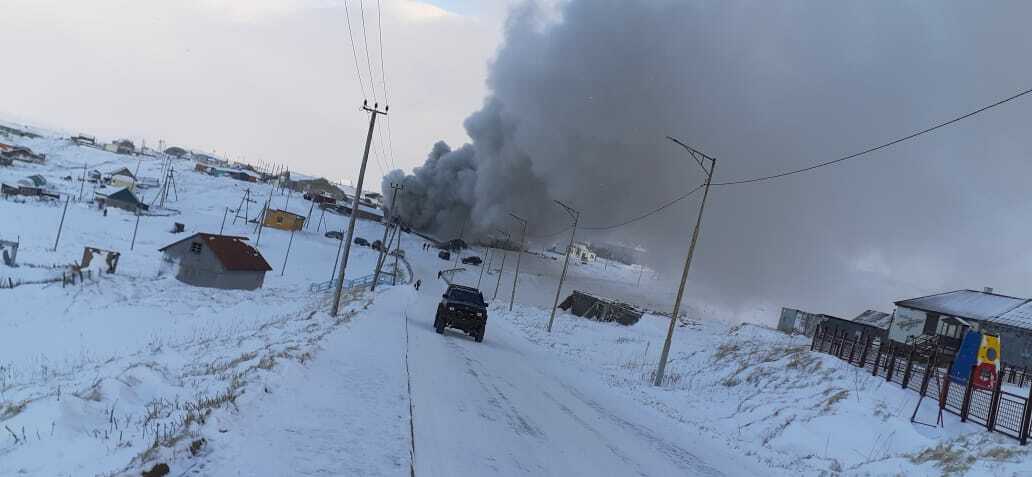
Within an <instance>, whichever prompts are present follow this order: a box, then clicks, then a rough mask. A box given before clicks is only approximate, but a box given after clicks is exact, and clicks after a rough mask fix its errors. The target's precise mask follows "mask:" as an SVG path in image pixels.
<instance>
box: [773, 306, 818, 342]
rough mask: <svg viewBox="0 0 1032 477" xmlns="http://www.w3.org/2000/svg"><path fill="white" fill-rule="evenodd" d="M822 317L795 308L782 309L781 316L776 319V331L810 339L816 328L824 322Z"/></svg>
mask: <svg viewBox="0 0 1032 477" xmlns="http://www.w3.org/2000/svg"><path fill="white" fill-rule="evenodd" d="M824 316H825V315H820V314H817V313H809V312H805V311H802V310H797V309H795V308H782V309H781V316H780V317H779V318H778V330H780V331H782V332H784V333H788V334H801V335H806V336H810V337H812V336H813V334H814V332H815V331H816V330H817V326H818V325H820V324H821V323H822V322H823V321H824Z"/></svg>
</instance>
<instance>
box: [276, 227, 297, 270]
mask: <svg viewBox="0 0 1032 477" xmlns="http://www.w3.org/2000/svg"><path fill="white" fill-rule="evenodd" d="M291 245H294V229H290V241H289V242H287V254H286V255H284V256H283V266H282V267H280V271H279V276H281V277H282V276H283V272H285V271H286V270H287V259H288V258H290V246H291Z"/></svg>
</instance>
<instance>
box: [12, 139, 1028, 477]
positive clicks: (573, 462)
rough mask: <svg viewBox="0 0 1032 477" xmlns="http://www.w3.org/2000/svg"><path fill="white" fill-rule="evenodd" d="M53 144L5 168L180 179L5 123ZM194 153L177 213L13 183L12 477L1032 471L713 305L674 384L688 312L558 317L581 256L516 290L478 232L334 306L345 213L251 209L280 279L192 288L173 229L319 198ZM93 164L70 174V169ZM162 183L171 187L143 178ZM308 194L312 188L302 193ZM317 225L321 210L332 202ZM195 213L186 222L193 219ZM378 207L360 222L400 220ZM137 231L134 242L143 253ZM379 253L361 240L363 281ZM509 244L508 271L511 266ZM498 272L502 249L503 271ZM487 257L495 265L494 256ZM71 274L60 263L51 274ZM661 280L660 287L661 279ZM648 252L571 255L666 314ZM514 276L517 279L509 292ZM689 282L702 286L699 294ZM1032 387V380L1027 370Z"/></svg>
mask: <svg viewBox="0 0 1032 477" xmlns="http://www.w3.org/2000/svg"><path fill="white" fill-rule="evenodd" d="M3 140H4V141H5V142H8V141H10V142H13V143H15V144H18V145H26V146H29V147H32V148H33V149H34V150H36V151H37V152H45V153H47V155H48V156H47V157H48V163H47V164H45V165H32V164H24V163H16V165H15V166H13V167H0V181H3V182H16V181H17V180H18V179H20V178H24V177H27V176H29V175H32V174H41V175H43V176H44V177H45V178H46V179H47V181H48V182H50V183H51V184H52V185H51V187H53V188H54V189H55V190H57V191H59V192H61V193H62V194H66V195H71V196H73V197H76V198H77V197H78V196H79V191H80V187H81V185H82V184H81V183H80V182H79V181H78V178H79V177H81V174H82V171H83V166H84V165H85V166H86V168H87V170H92V169H96V168H104V169H105V170H108V169H116V168H119V167H128V168H129V169H130V170H134V171H135V170H136V167H137V165H139V167H140V174H141V175H146V176H153V177H160V176H161V174H160V169H161V167H160V162H159V161H155V160H153V159H147V158H145V159H143V160H142V161H139V162H138V158H137V157H129V156H118V155H115V154H111V153H108V152H104V151H100V150H97V149H90V148H84V147H77V146H73V145H71V144H70V143H68V142H67V141H64V140H59V139H54V138H41V139H25V138H13V139H11V138H4V139H3ZM192 165H193V164H192V163H190V162H189V161H176V162H175V170H176V171H177V173H176V178H175V181H176V194H173V199H175V198H176V196H178V199H176V200H174V201H173V202H170V203H169V204H168V206H169V207H170V208H171V209H174V210H165V211H158V212H160V213H162V214H168V215H156V216H144V217H142V218H141V220H140V226H139V231H138V236H137V237H136V240H135V245H132V243H133V242H132V234H133V229H134V226H135V221H136V217H135V216H133V215H132V214H129V213H126V212H123V211H120V210H117V209H110V210H109V211H108V214H107V215H106V216H105V215H103V214H102V213H101V212H100V211H99V210H97V209H96V207H95V206H94V205H93V204H92V203H91V202H90V200H89V199H91V198H92V196H93V190H92V185H91V184H86V185H85V188H84V193H83V199H84V200H83V201H81V202H79V201H76V200H73V201H72V202H71V203H70V204H69V206H68V211H67V215H66V217H65V219H64V226H63V231H62V234H61V239H60V242H59V244H58V245H57V247H56V250H53V248H54V243H55V239H56V238H57V237H56V236H57V227H58V224H59V222H60V221H61V215H62V209H63V205H64V203H63V201H60V202H59V201H49V202H46V201H43V202H40V201H35V200H33V199H29V200H26V201H15V200H9V201H3V200H0V217H2V218H3V219H4V220H3V221H0V238H3V239H8V240H10V239H15V238H20V240H21V248H20V249H19V253H18V261H19V262H20V263H21V266H20V267H17V268H9V267H4V266H0V279H6V278H11V279H12V280H13V281H21V282H23V283H25V284H23V285H20V286H17V287H16V288H14V289H0V475H43V476H63V475H139V472H140V471H141V470H142V469H145V468H149V467H150V466H151V465H153V464H155V463H158V462H164V463H168V464H169V465H170V467H171V468H172V470H173V473H172V475H277V476H278V475H309V474H314V475H398V476H401V475H413V474H415V475H420V476H423V475H435V476H466V475H469V476H478V475H526V474H530V475H793V476H794V475H833V474H847V475H942V474H946V473H952V474H956V475H964V474H966V475H990V474H992V475H997V474H1008V475H1020V474H1022V473H1025V474H1027V473H1028V472H1030V471H1032V469H1030V465H1029V464H1027V463H1025V462H1023V461H1024V460H1027V451H1026V450H1025V449H1024V448H1023V447H1021V446H1020V445H1018V443H1017V442H1016V441H1014V440H1013V439H1010V438H1007V437H1004V436H1002V435H1000V434H991V433H987V432H985V430H984V429H982V428H981V427H980V426H977V425H974V424H972V423H961V422H959V421H958V420H957V418H956V417H955V416H953V415H952V414H946V415H945V416H944V419H945V422H944V426H943V427H935V426H934V423H935V421H936V418H937V417H938V416H937V412H936V408H935V404H934V403H933V402H931V401H928V400H925V401H924V402H922V403H921V405H920V408H918V411H919V412H918V413H917V419H918V421H920V422H923V423H931V424H933V425H932V426H927V425H924V424H921V423H913V422H911V420H910V416H911V413H912V412H913V411H914V409H915V407H916V406H917V405H918V399H917V395H916V394H915V393H913V392H911V391H908V390H903V389H900V387H899V386H898V385H895V384H892V383H888V382H886V381H885V380H884V378H881V377H872V376H871V375H870V374H869V373H867V372H864V371H863V370H860V369H858V368H855V367H853V366H850V365H848V364H846V363H844V362H842V361H840V360H838V359H836V358H834V357H831V356H828V355H824V354H819V353H813V352H810V351H809V346H808V345H809V343H808V342H807V341H806V339H805V338H800V337H797V336H788V335H784V334H782V333H779V332H777V331H774V330H771V329H768V328H764V327H761V326H756V325H750V324H739V325H733V324H730V323H726V322H722V321H718V320H711V319H705V317H704V316H703V317H692V319H690V320H686V321H683V322H682V324H681V326H678V327H677V328H676V332H675V336H674V342H673V346H672V351H671V358H670V363H669V366H668V368H667V370H668V371H667V377H668V380H667V382H666V383H665V384H664V385H663V386H662V387H654V386H652V385H651V381H652V374H651V373H652V371H653V370H654V369H655V365H656V361H657V359H658V355H659V351H660V347H661V345H662V341H663V338H664V336H665V332H666V327H667V324H668V323H669V322H668V321H667V318H665V317H662V316H658V315H656V314H654V313H647V314H646V315H645V316H644V317H643V318H642V320H641V321H640V322H639V323H638V324H636V325H634V326H621V325H618V324H615V323H599V322H594V321H590V320H587V319H583V318H578V317H575V316H573V315H570V314H568V313H564V312H561V311H560V312H559V313H558V314H557V316H556V322H555V326H554V328H553V330H552V332H551V333H548V332H546V331H545V323H546V322H547V320H548V314H549V310H550V308H551V306H552V303H553V300H554V298H555V286H556V282H557V278H558V275H559V273H560V269H561V267H562V262H561V259H560V257H559V256H557V255H555V254H552V253H547V252H536V251H535V252H533V253H528V254H524V255H523V256H522V259H521V265H520V266H521V270H520V277H519V282H518V284H517V287H516V293H515V296H516V298H515V303H514V304H513V305H512V310H511V311H510V309H509V308H510V297H511V293H512V286H513V279H514V276H513V268H514V265H515V255H514V254H513V253H511V252H509V253H508V257H507V259H506V262H505V270H504V271H503V272H502V273H499V272H498V271H497V270H498V268H499V267H500V262H501V260H500V257H501V255H502V253H503V252H502V251H500V250H487V249H482V248H474V249H471V250H467V251H465V252H463V253H462V254H455V255H456V256H455V257H453V259H454V263H453V262H445V261H442V260H440V259H438V258H437V256H436V251H435V250H430V251H424V250H422V247H421V245H422V244H423V243H425V242H424V240H423V239H421V238H418V237H417V236H415V235H407V234H406V235H404V236H403V239H402V247H403V248H404V249H405V251H406V257H407V262H409V264H410V266H411V270H412V273H413V274H414V278H418V279H421V280H422V283H423V287H422V289H421V290H419V291H416V290H415V289H414V288H413V287H412V286H410V285H408V284H400V285H399V286H396V287H389V286H384V287H381V288H379V289H378V290H377V291H376V292H369V291H361V292H348V293H345V296H344V306H343V309H344V311H343V313H342V314H341V316H339V317H330V316H329V315H328V314H327V310H328V308H329V298H330V296H331V295H332V293H331V292H326V291H321V292H314V291H312V288H311V287H312V286H313V285H318V284H320V283H323V282H325V281H327V280H328V279H329V278H330V273H331V271H332V270H333V262H334V257H335V254H336V252H337V247H338V244H339V242H338V241H336V240H332V239H328V238H325V237H324V236H323V232H324V231H325V230H327V229H332V230H341V229H342V228H343V227H344V225H345V219H346V218H345V217H340V216H336V215H332V214H326V215H325V216H324V217H323V222H324V223H323V227H322V229H321V230H319V231H316V230H306V231H301V232H298V233H296V234H295V236H294V238H293V244H292V247H291V251H290V255H289V260H288V261H287V263H286V266H285V267H284V258H285V256H286V248H287V244H288V243H289V241H290V234H289V233H288V232H284V231H279V230H274V229H268V228H267V229H265V230H263V232H262V235H261V238H260V240H259V239H258V237H257V234H256V231H255V228H254V225H253V224H248V223H244V222H242V221H240V220H237V221H235V223H234V218H233V213H232V212H230V213H229V214H228V217H227V218H226V224H225V233H226V234H229V235H243V236H247V237H249V238H250V239H251V240H250V243H251V244H253V245H255V246H256V247H257V248H258V249H259V250H260V251H261V252H262V254H263V255H264V256H265V257H266V259H267V260H268V262H269V263H270V264H271V265H272V267H273V269H274V270H273V271H271V272H269V273H268V274H267V275H266V280H265V285H264V287H263V288H261V289H259V290H256V291H233V290H214V289H206V288H196V287H191V286H188V285H186V284H183V283H180V282H178V281H177V280H176V279H175V278H174V277H172V276H171V273H170V269H169V266H168V265H167V264H166V263H165V262H164V261H163V260H162V257H161V253H160V252H159V251H158V249H159V248H161V247H163V246H165V245H168V244H169V243H172V242H174V241H176V240H179V239H181V238H182V237H184V236H186V235H189V234H192V233H195V232H218V230H219V228H220V227H221V225H222V220H223V214H224V212H225V211H226V208H227V207H229V208H234V207H236V206H237V205H238V204H239V203H240V200H241V197H243V194H244V190H245V189H247V188H250V190H251V194H252V197H253V198H254V199H255V200H256V201H257V202H256V203H254V204H251V206H250V210H251V216H252V217H253V216H254V215H255V214H256V213H257V211H258V209H259V204H260V203H263V202H264V201H265V200H266V199H269V198H270V197H271V200H272V206H273V207H276V208H282V209H287V210H291V211H293V212H295V213H299V214H302V215H307V214H308V211H309V210H311V209H310V205H311V204H310V203H308V202H306V201H303V200H302V199H301V198H300V197H298V196H297V195H296V194H294V195H293V196H290V195H285V194H280V193H278V192H273V193H272V194H271V195H270V187H269V186H268V185H264V184H250V183H244V182H240V181H235V180H233V179H231V178H228V177H212V176H208V175H204V174H200V173H196V172H194V171H193V170H192V169H193V167H192ZM66 176H71V178H72V179H71V180H64V179H63V178H64V177H66ZM144 194H145V196H144V198H143V200H145V201H146V202H147V203H151V202H152V201H153V199H154V198H155V197H156V194H157V190H155V189H151V190H147V191H145V192H144ZM288 201H289V204H288ZM313 214H314V215H313V217H312V219H311V220H310V221H309V223H310V224H311V225H313V226H314V225H316V223H317V222H318V220H319V219H318V217H317V214H319V211H318V209H317V208H316V209H314V212H313ZM174 222H180V223H184V224H186V232H185V234H186V235H184V234H173V233H171V232H170V231H171V229H172V225H173V223H174ZM382 227H383V226H382V225H380V224H376V223H372V222H367V221H359V222H358V227H357V230H356V235H358V236H362V237H365V238H367V239H370V240H372V239H374V238H378V237H380V235H381V234H382V231H383V228H382ZM84 246H94V247H98V248H102V249H109V250H116V251H119V252H121V254H122V255H121V260H120V262H119V267H118V271H117V273H115V274H112V275H99V276H98V275H95V276H94V277H93V278H92V279H88V280H86V281H85V282H82V283H76V284H74V285H67V286H64V287H62V285H61V281H60V280H59V278H60V276H61V274H62V272H63V271H64V265H67V264H69V263H71V262H73V261H76V260H78V259H79V258H80V257H81V254H82V249H83V247H84ZM130 247H132V248H130ZM471 254H476V255H479V256H480V257H481V258H483V259H484V264H483V267H484V268H483V269H482V268H481V267H477V266H468V265H467V266H463V268H465V271H462V272H458V273H457V274H455V276H454V280H456V281H458V282H459V283H463V284H467V285H477V283H478V282H480V288H481V289H482V290H484V292H485V296H486V297H487V298H489V299H491V298H495V297H496V298H495V299H493V300H492V302H491V305H490V309H489V316H490V320H489V323H488V326H487V333H486V338H485V341H484V342H483V343H475V342H474V341H473V340H472V339H471V338H469V337H467V336H465V335H463V334H461V333H458V332H455V331H453V330H447V331H446V333H445V334H444V335H438V334H436V333H435V332H434V330H433V328H432V326H431V324H432V321H433V314H434V311H435V307H436V303H437V301H438V300H439V297H440V294H441V293H442V291H443V290H444V287H445V284H444V283H443V282H442V281H440V280H437V279H436V272H437V271H439V270H441V269H442V268H450V267H453V266H455V264H456V263H461V262H460V260H461V257H463V256H468V255H471ZM375 260H376V254H375V253H374V252H373V251H372V250H370V249H369V248H366V247H355V248H353V249H352V257H351V259H350V263H349V268H348V277H349V278H357V277H360V276H363V275H366V274H368V273H370V272H371V269H372V266H373V263H374V262H375ZM489 264H490V267H488V265H489ZM488 268H490V269H488ZM481 272H483V273H481ZM53 279H58V281H56V282H47V283H36V284H31V282H46V281H47V280H53ZM639 279H640V283H639ZM658 283H659V282H658V281H657V280H656V279H655V277H654V276H653V274H652V272H650V271H648V270H643V269H639V268H638V267H637V266H626V265H622V264H618V263H615V262H609V261H605V260H598V261H596V262H593V263H588V264H582V263H578V262H572V263H571V265H570V271H569V276H568V277H567V282H566V283H565V285H564V287H563V293H562V295H561V297H560V299H562V298H565V296H567V295H568V294H569V293H570V292H571V291H572V290H574V289H578V290H584V291H586V292H590V293H593V294H598V295H603V296H611V297H614V298H616V299H621V300H625V301H628V302H631V303H634V304H636V305H639V306H641V307H642V308H644V309H651V310H658V311H666V310H667V309H668V308H669V303H670V301H671V298H672V294H673V292H674V290H672V289H667V288H669V287H659V286H658ZM496 289H497V293H495V290H496ZM689 299H690V298H689ZM1022 392H1024V391H1022Z"/></svg>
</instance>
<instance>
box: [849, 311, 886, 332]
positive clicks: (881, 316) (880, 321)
mask: <svg viewBox="0 0 1032 477" xmlns="http://www.w3.org/2000/svg"><path fill="white" fill-rule="evenodd" d="M853 321H855V322H857V323H862V324H865V325H871V326H874V327H876V328H881V329H885V330H887V329H889V323H890V322H891V321H892V315H890V314H888V313H884V312H881V311H877V310H867V311H865V312H863V313H861V314H859V315H857V317H856V318H853Z"/></svg>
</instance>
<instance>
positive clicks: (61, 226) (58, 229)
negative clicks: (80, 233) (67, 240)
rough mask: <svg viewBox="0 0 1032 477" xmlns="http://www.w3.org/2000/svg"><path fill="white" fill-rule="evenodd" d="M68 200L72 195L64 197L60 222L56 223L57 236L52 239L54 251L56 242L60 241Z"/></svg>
mask: <svg viewBox="0 0 1032 477" xmlns="http://www.w3.org/2000/svg"><path fill="white" fill-rule="evenodd" d="M69 200H72V196H67V197H65V206H64V210H63V211H62V212H61V223H60V224H58V226H57V238H56V239H54V251H55V252H56V251H57V244H58V242H60V241H61V229H63V228H64V219H65V214H67V213H68V201H69Z"/></svg>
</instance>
